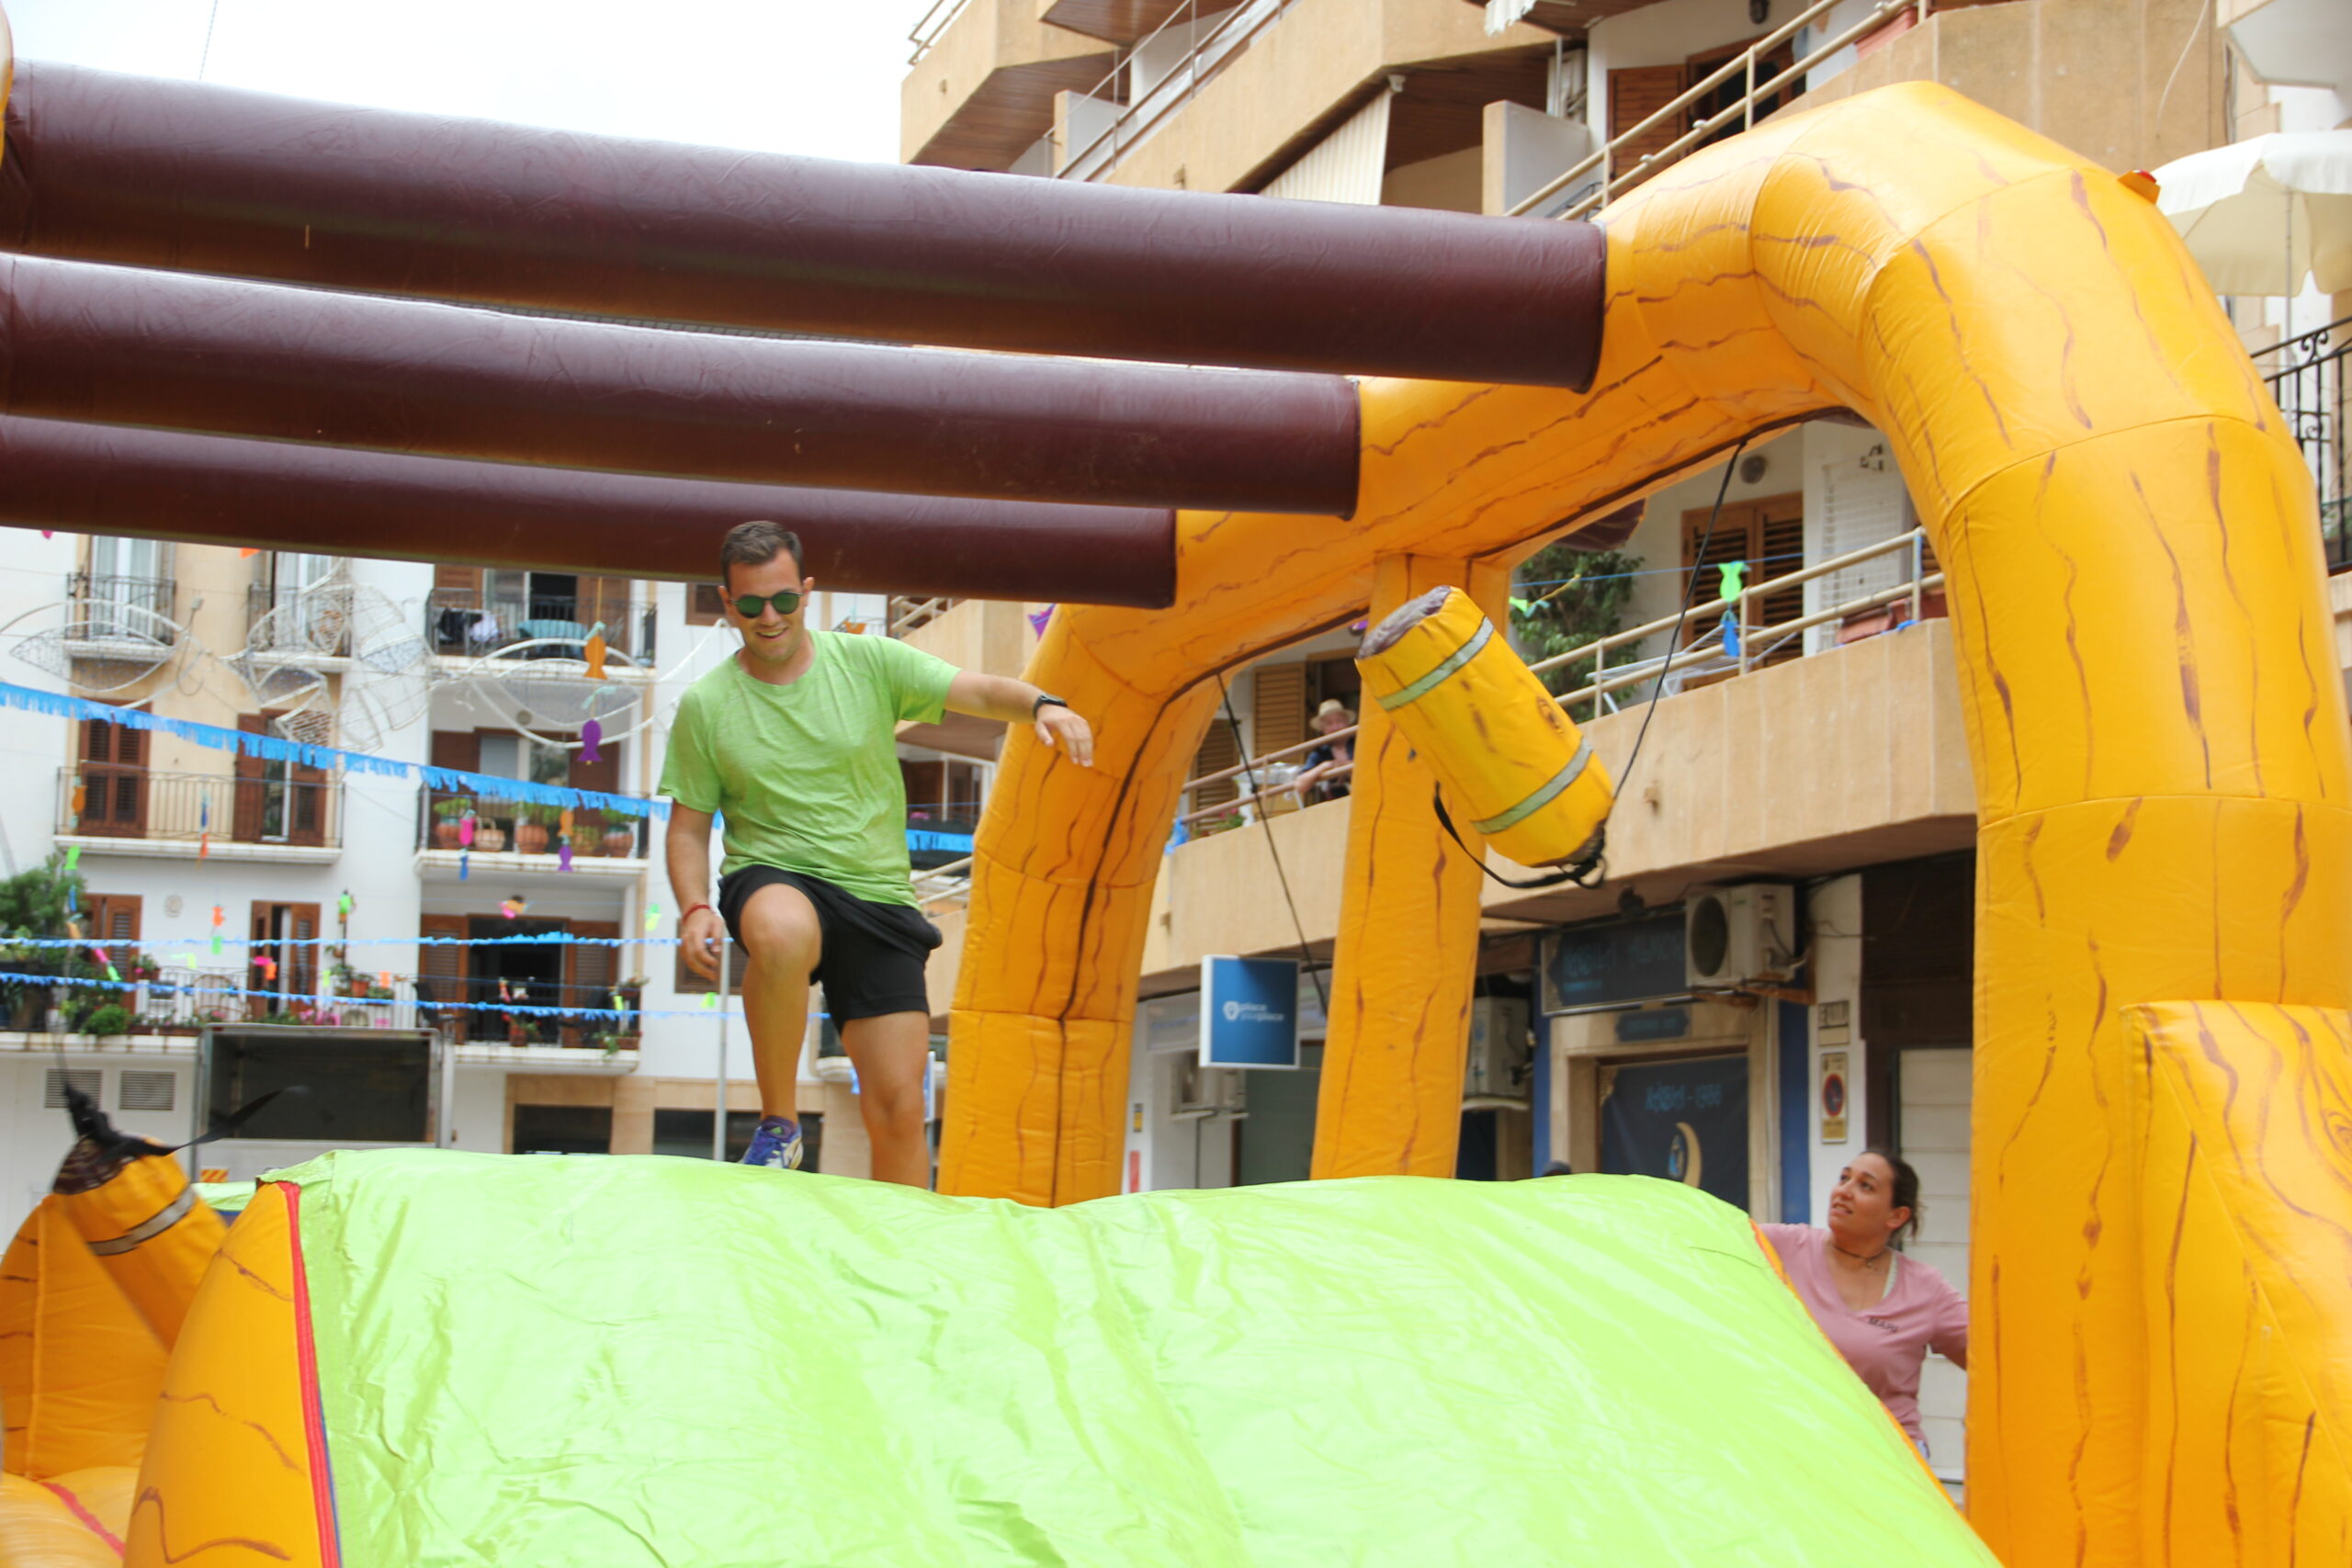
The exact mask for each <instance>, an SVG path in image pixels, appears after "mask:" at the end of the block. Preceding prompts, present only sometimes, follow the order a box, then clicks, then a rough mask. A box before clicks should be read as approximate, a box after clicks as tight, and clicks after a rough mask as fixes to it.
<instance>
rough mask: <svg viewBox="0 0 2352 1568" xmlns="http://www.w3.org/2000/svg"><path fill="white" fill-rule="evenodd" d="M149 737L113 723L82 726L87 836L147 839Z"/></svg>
mask: <svg viewBox="0 0 2352 1568" xmlns="http://www.w3.org/2000/svg"><path fill="white" fill-rule="evenodd" d="M146 740H147V733H146V731H144V730H141V729H132V728H128V727H126V726H124V725H119V724H116V723H114V722H113V721H112V720H110V719H96V718H90V719H84V720H83V721H82V763H83V765H82V822H81V830H82V831H83V832H85V833H94V834H104V835H107V836H110V837H114V838H124V839H137V838H143V837H145V836H146V832H147V769H146V766H145V762H146V753H147V747H146Z"/></svg>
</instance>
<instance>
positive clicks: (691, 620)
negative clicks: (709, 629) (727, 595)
mask: <svg viewBox="0 0 2352 1568" xmlns="http://www.w3.org/2000/svg"><path fill="white" fill-rule="evenodd" d="M726 618H727V604H726V601H725V600H724V599H723V598H722V597H721V596H720V594H719V592H718V584H717V583H716V582H690V583H688V584H687V585H686V625H688V626H717V625H718V623H719V622H721V621H723V620H725V619H726Z"/></svg>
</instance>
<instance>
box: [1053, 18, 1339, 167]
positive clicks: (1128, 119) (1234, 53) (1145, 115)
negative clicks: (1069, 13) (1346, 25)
mask: <svg viewBox="0 0 2352 1568" xmlns="http://www.w3.org/2000/svg"><path fill="white" fill-rule="evenodd" d="M1212 3H1214V0H1212ZM1295 3H1296V0H1242V3H1241V4H1239V5H1238V6H1234V7H1233V8H1232V9H1231V10H1228V11H1227V12H1226V13H1225V16H1224V19H1223V20H1221V21H1219V22H1218V23H1217V25H1216V27H1215V28H1211V29H1210V30H1209V32H1208V33H1207V35H1206V36H1204V37H1202V38H1199V39H1194V40H1193V47H1192V49H1191V50H1190V51H1187V52H1186V54H1185V56H1184V59H1183V61H1182V62H1181V63H1179V64H1178V65H1177V66H1176V67H1175V68H1174V69H1173V70H1171V71H1170V72H1169V73H1168V74H1167V75H1165V76H1163V77H1161V78H1160V79H1159V81H1157V82H1155V83H1153V84H1152V85H1151V86H1150V87H1149V88H1148V89H1147V90H1146V91H1145V92H1144V93H1143V94H1142V95H1141V96H1134V97H1133V101H1131V102H1130V101H1128V99H1129V97H1130V95H1128V94H1126V93H1125V92H1123V91H1122V90H1121V84H1120V77H1121V76H1122V75H1123V74H1124V73H1126V72H1128V71H1129V70H1130V69H1131V67H1132V65H1133V62H1134V57H1135V55H1136V52H1137V51H1141V50H1143V49H1144V48H1146V47H1147V46H1148V45H1149V44H1150V43H1151V41H1152V40H1153V39H1157V38H1158V37H1159V35H1160V34H1161V33H1163V32H1165V31H1166V30H1167V29H1168V28H1170V27H1173V26H1175V25H1177V23H1178V21H1179V20H1180V18H1181V19H1182V20H1183V21H1184V22H1186V23H1187V24H1189V23H1191V22H1193V21H1197V20H1199V19H1200V13H1201V6H1200V5H1199V4H1198V3H1197V0H1196V3H1195V4H1193V5H1189V6H1183V7H1182V8H1180V9H1178V10H1176V11H1173V12H1171V13H1170V15H1169V17H1168V18H1167V19H1166V20H1165V21H1163V22H1161V23H1160V24H1159V27H1156V28H1153V29H1152V30H1151V31H1150V32H1149V33H1148V34H1147V35H1146V36H1145V37H1143V38H1141V39H1137V40H1136V43H1135V44H1134V46H1133V47H1132V48H1131V49H1129V50H1127V51H1125V52H1123V53H1122V54H1121V55H1120V57H1119V63H1118V64H1116V65H1114V66H1113V67H1112V68H1111V73H1110V74H1109V75H1107V76H1105V77H1103V80H1102V81H1100V82H1098V83H1096V84H1095V85H1093V86H1092V87H1091V88H1089V89H1088V90H1087V91H1086V92H1085V93H1083V94H1081V95H1080V96H1082V97H1089V98H1092V99H1095V100H1096V101H1098V102H1103V103H1109V104H1114V105H1117V106H1118V110H1117V112H1116V113H1115V114H1114V115H1113V116H1112V117H1111V121H1110V123H1109V124H1107V125H1105V126H1104V127H1103V129H1102V130H1100V131H1098V132H1096V133H1095V135H1094V137H1093V138H1092V139H1091V141H1088V142H1087V143H1086V144H1085V145H1084V146H1082V147H1080V148H1076V149H1074V150H1072V151H1071V152H1069V154H1068V155H1067V156H1066V157H1065V159H1064V160H1063V163H1062V166H1061V167H1060V168H1059V169H1057V170H1056V171H1055V172H1054V177H1055V178H1057V179H1064V180H1091V179H1094V178H1097V177H1098V176H1100V175H1106V174H1108V173H1110V172H1111V170H1113V169H1114V168H1116V167H1117V166H1118V163H1119V160H1120V158H1121V157H1122V156H1124V155H1125V153H1126V152H1130V151H1132V150H1133V149H1134V148H1136V146H1138V145H1140V144H1141V143H1142V142H1144V141H1147V140H1148V139H1149V138H1150V136H1151V134H1152V133H1153V132H1154V131H1156V130H1159V122H1160V121H1161V120H1162V119H1165V118H1167V117H1168V116H1169V115H1170V114H1172V113H1174V112H1175V111H1176V110H1177V109H1179V108H1182V107H1183V106H1184V105H1186V104H1188V103H1190V102H1191V101H1192V99H1193V95H1194V94H1195V93H1197V92H1199V91H1200V90H1201V88H1202V87H1204V86H1205V85H1207V84H1208V83H1209V82H1210V81H1211V80H1213V79H1214V78H1215V77H1216V75H1217V73H1219V72H1221V71H1223V70H1224V69H1225V68H1226V67H1227V65H1229V64H1231V63H1232V62H1234V61H1235V60H1236V59H1238V57H1239V56H1240V55H1241V53H1242V52H1243V51H1245V50H1247V49H1248V48H1249V47H1250V44H1251V43H1253V42H1255V41H1256V39H1257V37H1258V35H1259V34H1260V33H1261V32H1264V31H1265V30H1266V28H1269V27H1271V26H1272V25H1273V24H1274V23H1275V22H1277V21H1280V20H1281V19H1282V17H1283V13H1284V12H1286V11H1288V10H1289V9H1290V8H1291V6H1293V5H1295ZM1212 14H1214V13H1212ZM1105 89H1108V92H1107V93H1106V92H1105Z"/></svg>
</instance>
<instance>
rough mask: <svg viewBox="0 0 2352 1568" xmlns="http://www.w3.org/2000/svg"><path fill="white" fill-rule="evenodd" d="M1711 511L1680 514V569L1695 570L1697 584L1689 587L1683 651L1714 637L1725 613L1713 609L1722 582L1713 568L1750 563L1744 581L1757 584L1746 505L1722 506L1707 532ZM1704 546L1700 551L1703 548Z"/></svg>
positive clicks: (1750, 517)
mask: <svg viewBox="0 0 2352 1568" xmlns="http://www.w3.org/2000/svg"><path fill="white" fill-rule="evenodd" d="M1711 510H1712V509H1711V508H1708V507H1704V506H1702V507H1697V508H1694V509H1693V510H1691V511H1689V512H1686V513H1683V514H1682V570H1685V571H1686V572H1687V571H1692V570H1695V571H1696V572H1697V574H1698V578H1697V581H1695V582H1692V583H1691V584H1689V585H1688V587H1689V592H1690V595H1691V614H1690V615H1689V616H1688V617H1687V618H1686V619H1685V621H1684V624H1683V627H1682V645H1683V646H1684V647H1685V648H1688V647H1690V646H1691V644H1692V643H1694V642H1698V641H1701V640H1702V639H1703V638H1706V637H1713V635H1714V634H1715V624H1716V623H1717V622H1718V621H1720V620H1721V619H1722V618H1723V616H1724V611H1722V610H1718V609H1716V608H1714V605H1715V604H1717V603H1718V602H1719V601H1718V600H1717V598H1716V593H1717V592H1718V591H1719V586H1720V584H1721V581H1722V577H1721V574H1720V573H1718V572H1717V571H1716V570H1715V569H1716V568H1717V567H1720V566H1724V565H1727V564H1729V563H1730V562H1732V561H1736V560H1738V561H1747V562H1748V563H1750V564H1749V568H1748V572H1747V579H1746V581H1749V582H1760V581H1763V580H1762V579H1761V578H1760V577H1758V575H1757V574H1756V570H1755V566H1754V562H1755V559H1756V555H1757V551H1756V527H1755V522H1756V520H1755V518H1754V516H1753V515H1752V514H1751V513H1750V511H1749V509H1748V507H1747V504H1746V503H1745V502H1736V503H1734V504H1732V505H1728V506H1725V507H1724V509H1723V511H1722V513H1721V514H1720V515H1718V516H1716V518H1715V522H1714V531H1713V534H1712V535H1711V534H1709V533H1708V531H1707V517H1708V514H1709V513H1710V511H1711ZM1702 544H1703V546H1704V548H1703V550H1702Z"/></svg>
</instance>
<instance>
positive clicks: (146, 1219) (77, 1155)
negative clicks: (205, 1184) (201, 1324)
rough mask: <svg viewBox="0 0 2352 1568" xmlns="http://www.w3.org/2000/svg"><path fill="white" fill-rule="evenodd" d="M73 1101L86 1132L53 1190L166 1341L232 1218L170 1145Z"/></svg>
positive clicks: (175, 1332)
mask: <svg viewBox="0 0 2352 1568" xmlns="http://www.w3.org/2000/svg"><path fill="white" fill-rule="evenodd" d="M75 1098H76V1099H77V1100H83V1099H85V1098H86V1097H82V1096H78V1095H77V1096H75ZM74 1124H75V1125H76V1127H78V1128H79V1129H80V1131H81V1134H82V1136H81V1137H80V1139H79V1140H77V1141H76V1142H75V1144H74V1147H73V1148H72V1150H70V1151H69V1152H68V1153H67V1154H66V1156H65V1163H64V1164H63V1165H62V1166H61V1167H60V1168H58V1172H57V1182H56V1185H55V1187H54V1188H53V1189H52V1190H53V1191H54V1192H55V1193H56V1195H57V1197H58V1199H59V1206H60V1207H61V1208H62V1209H63V1210H64V1211H65V1217H66V1218H67V1219H68V1220H69V1221H71V1222H72V1223H73V1226H74V1230H75V1231H77V1232H79V1233H80V1234H81V1237H82V1240H83V1242H84V1243H85V1245H87V1246H88V1247H89V1249H90V1251H91V1252H92V1253H93V1254H95V1255H96V1258H97V1259H98V1264H99V1266H100V1267H101V1268H103V1269H105V1270H106V1271H107V1275H108V1276H109V1277H110V1278H111V1279H112V1280H114V1282H115V1283H116V1284H117V1285H118V1286H119V1287H120V1288H121V1290H122V1293H123V1294H124V1295H126V1296H129V1297H130V1303H131V1304H132V1305H133V1306H135V1307H137V1308H138V1309H139V1312H140V1315H141V1316H142V1317H144V1318H145V1319H146V1320H147V1325H148V1326H149V1327H151V1328H153V1330H154V1331H155V1336H156V1337H157V1338H159V1339H161V1340H162V1341H163V1342H164V1345H165V1347H167V1348H168V1347H169V1346H170V1345H171V1344H172V1342H173V1341H174V1340H175V1339H177V1338H178V1337H179V1332H180V1321H181V1319H183V1318H185V1317H186V1316H187V1306H188V1303H189V1302H191V1301H193V1300H195V1299H196V1287H197V1283H198V1280H202V1279H203V1278H204V1269H205V1266H206V1265H207V1264H209V1263H210V1262H211V1261H212V1255H213V1254H214V1253H216V1252H218V1251H220V1243H221V1241H222V1239H223V1238H224V1237H225V1236H227V1235H228V1226H227V1224H224V1223H223V1222H222V1220H221V1218H220V1215H219V1214H217V1213H214V1212H213V1210H212V1206H211V1205H210V1204H209V1203H207V1202H206V1201H204V1200H203V1199H201V1198H199V1197H198V1196H197V1195H196V1190H195V1189H194V1188H192V1187H190V1186H189V1185H188V1180H187V1171H185V1170H183V1169H181V1168H180V1163H179V1161H178V1160H177V1159H175V1158H174V1157H173V1156H172V1154H171V1151H169V1150H167V1149H165V1148H164V1147H162V1146H161V1145H156V1144H152V1143H149V1142H148V1141H147V1140H146V1139H144V1138H138V1137H132V1136H130V1135H128V1134H122V1133H118V1132H116V1131H115V1130H114V1128H113V1127H111V1126H109V1125H108V1124H107V1120H106V1118H105V1117H104V1116H102V1115H99V1114H98V1112H97V1109H96V1106H94V1105H88V1104H76V1105H75V1106H74Z"/></svg>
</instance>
